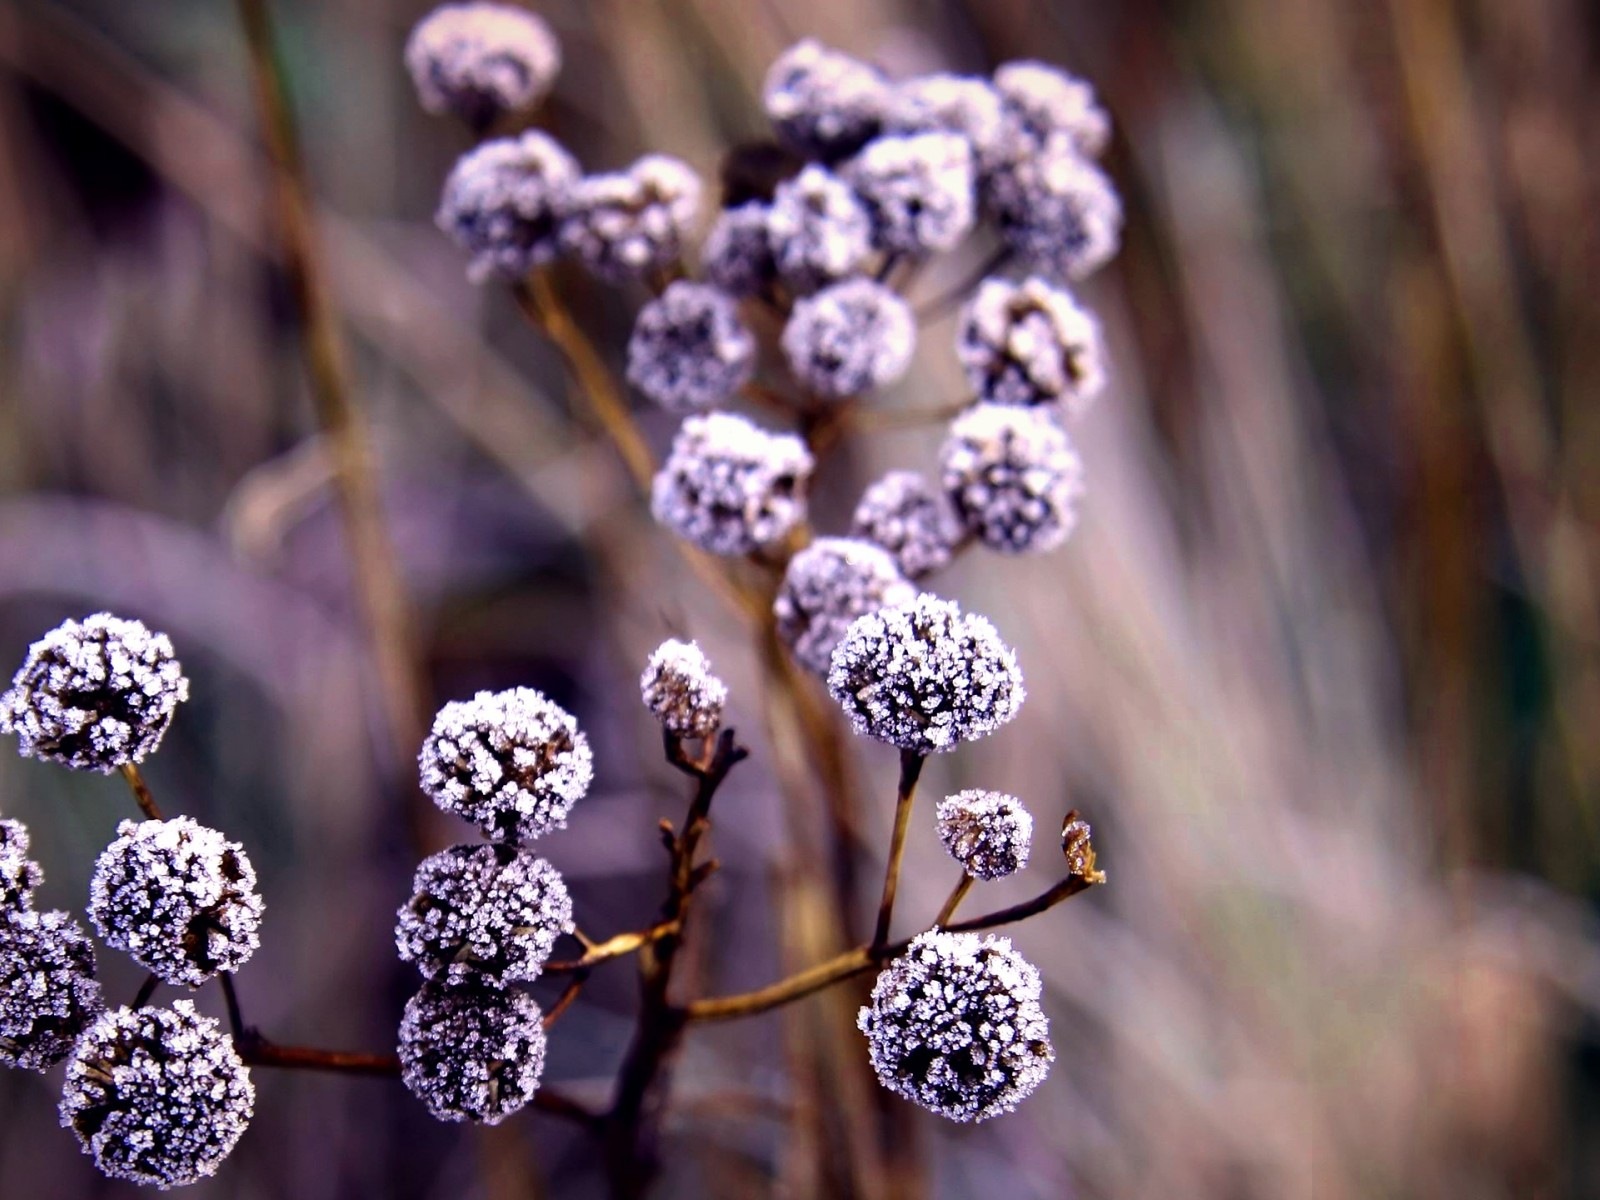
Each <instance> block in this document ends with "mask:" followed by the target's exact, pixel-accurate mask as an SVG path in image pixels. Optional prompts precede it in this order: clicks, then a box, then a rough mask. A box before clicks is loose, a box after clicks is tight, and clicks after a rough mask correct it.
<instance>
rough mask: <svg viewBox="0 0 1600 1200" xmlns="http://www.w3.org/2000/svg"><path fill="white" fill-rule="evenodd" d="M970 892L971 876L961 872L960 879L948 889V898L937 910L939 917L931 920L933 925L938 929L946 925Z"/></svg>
mask: <svg viewBox="0 0 1600 1200" xmlns="http://www.w3.org/2000/svg"><path fill="white" fill-rule="evenodd" d="M971 890H972V876H971V875H968V874H967V873H966V872H965V871H963V872H961V878H960V879H959V880H957V881H956V886H955V887H953V888H951V889H950V896H949V898H948V899H947V900H946V901H945V902H944V906H943V907H942V908H940V909H939V915H938V916H937V917H935V918H934V919H933V923H934V924H935V925H937V926H938V927H939V928H940V929H943V928H944V927H945V926H946V925H948V924H949V923H950V918H951V917H953V916H955V915H956V909H958V908H960V907H961V902H962V901H963V900H965V899H966V898H967V893H968V892H969V891H971Z"/></svg>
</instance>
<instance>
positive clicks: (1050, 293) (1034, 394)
mask: <svg viewBox="0 0 1600 1200" xmlns="http://www.w3.org/2000/svg"><path fill="white" fill-rule="evenodd" d="M956 339H957V340H956V353H957V355H958V356H959V357H960V359H961V366H962V367H963V368H964V369H965V370H966V373H967V380H968V381H969V382H970V383H971V384H972V387H973V389H974V390H975V391H976V392H977V394H978V398H979V399H980V400H985V401H988V402H990V403H992V404H1054V403H1058V402H1059V403H1060V404H1061V405H1062V406H1063V408H1064V409H1065V410H1066V412H1067V414H1068V415H1070V416H1080V415H1082V413H1083V411H1084V409H1086V408H1087V407H1088V406H1089V403H1090V401H1092V400H1093V399H1094V398H1095V396H1097V395H1098V394H1099V393H1100V389H1101V388H1102V387H1104V386H1105V359H1104V353H1103V351H1102V349H1101V340H1100V325H1099V323H1098V322H1097V321H1096V320H1095V319H1094V317H1093V316H1091V315H1090V314H1089V312H1088V310H1087V309H1085V308H1083V307H1081V306H1080V305H1079V304H1078V303H1077V302H1076V301H1075V300H1073V298H1072V294H1071V293H1070V292H1068V291H1067V290H1066V289H1065V288H1061V287H1056V286H1055V285H1053V284H1051V283H1050V282H1048V281H1047V280H1044V279H1041V278H1039V277H1038V276H1031V277H1030V278H1028V279H1025V280H1023V281H1022V282H1021V283H1012V282H1011V281H1010V280H1007V279H986V280H984V281H983V283H982V284H981V285H980V286H979V288H978V290H977V292H976V294H974V296H973V297H972V300H971V301H970V302H969V303H968V304H967V307H966V309H965V310H964V311H963V313H962V316H961V325H960V329H959V331H958V332H957V334H956Z"/></svg>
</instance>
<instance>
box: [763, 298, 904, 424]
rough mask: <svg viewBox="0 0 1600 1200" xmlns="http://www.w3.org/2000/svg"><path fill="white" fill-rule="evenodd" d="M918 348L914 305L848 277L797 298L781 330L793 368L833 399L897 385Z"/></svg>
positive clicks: (808, 384) (804, 381)
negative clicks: (912, 306) (812, 294)
mask: <svg viewBox="0 0 1600 1200" xmlns="http://www.w3.org/2000/svg"><path fill="white" fill-rule="evenodd" d="M916 345H917V319H916V317H915V316H913V315H912V312H911V307H910V305H908V304H907V303H906V302H905V301H904V300H902V299H901V298H900V297H899V296H897V295H895V293H894V292H893V291H892V290H890V289H889V288H887V287H885V286H884V285H883V284H881V283H876V282H874V281H873V280H871V279H847V280H845V281H844V282H843V283H836V284H834V285H833V286H831V287H826V288H823V289H822V291H820V292H818V293H817V294H816V295H814V296H807V297H805V298H803V299H801V300H797V301H796V302H795V306H794V311H793V312H792V313H791V314H790V316H789V323H788V324H787V325H785V326H784V328H783V354H784V357H785V358H786V359H787V360H788V362H789V369H790V370H791V371H793V372H794V375H795V378H796V379H798V380H799V381H800V382H801V383H802V384H804V385H805V386H806V387H807V388H809V389H810V390H811V391H813V392H815V393H816V394H817V395H819V396H824V397H827V398H829V399H842V398H844V397H846V396H855V395H858V394H860V393H861V392H866V391H871V390H872V389H874V388H881V387H885V386H887V385H888V384H891V383H894V382H895V381H896V380H898V379H899V378H900V377H901V376H903V375H904V374H905V373H906V369H907V368H908V367H909V366H910V365H911V355H912V352H913V351H914V350H915V349H916Z"/></svg>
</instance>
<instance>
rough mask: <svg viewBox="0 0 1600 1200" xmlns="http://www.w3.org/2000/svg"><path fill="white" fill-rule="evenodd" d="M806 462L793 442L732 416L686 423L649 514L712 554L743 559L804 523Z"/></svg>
mask: <svg viewBox="0 0 1600 1200" xmlns="http://www.w3.org/2000/svg"><path fill="white" fill-rule="evenodd" d="M811 469H812V460H811V454H810V452H809V451H807V450H806V447H805V443H804V442H802V441H801V440H800V439H799V438H797V437H795V436H794V435H793V434H787V433H768V432H766V431H765V430H763V429H760V428H758V427H757V426H756V425H754V424H752V423H751V422H750V421H748V420H746V419H745V418H744V417H740V416H735V415H734V414H732V413H720V412H714V413H707V414H705V415H704V416H697V417H690V418H689V419H688V420H686V421H685V422H684V423H683V425H682V426H681V427H680V428H679V430H678V435H677V436H676V437H675V438H673V439H672V452H671V453H670V454H669V455H668V456H667V461H666V462H665V463H664V464H663V465H662V467H661V470H660V471H659V472H658V473H657V474H656V478H655V484H654V486H653V487H652V488H651V490H650V511H651V512H652V513H653V514H654V515H655V518H656V520H658V521H660V522H661V523H662V524H663V525H665V526H666V527H667V528H668V529H671V530H672V531H673V532H675V533H676V534H678V536H679V537H681V538H684V539H685V540H687V541H690V542H693V543H694V544H695V545H697V546H699V547H700V548H701V549H703V550H709V551H710V552H711V553H712V554H727V555H736V554H749V553H750V552H751V551H753V550H757V549H759V548H761V547H762V546H768V545H771V544H772V543H773V542H776V541H778V540H779V539H781V538H782V537H783V536H784V535H785V534H787V533H788V532H789V530H790V529H792V528H793V527H794V525H795V524H796V523H797V522H798V521H800V520H801V519H802V518H804V516H805V489H806V483H807V481H808V480H809V479H810V478H811Z"/></svg>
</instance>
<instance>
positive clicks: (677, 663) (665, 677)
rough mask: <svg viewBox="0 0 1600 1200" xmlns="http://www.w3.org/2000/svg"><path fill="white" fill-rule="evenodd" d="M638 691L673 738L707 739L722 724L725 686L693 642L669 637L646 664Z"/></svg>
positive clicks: (726, 697) (725, 695)
mask: <svg viewBox="0 0 1600 1200" xmlns="http://www.w3.org/2000/svg"><path fill="white" fill-rule="evenodd" d="M639 694H640V697H641V698H642V699H643V700H644V706H645V707H646V708H648V709H649V710H650V712H651V713H652V715H654V717H655V719H656V720H658V721H660V722H661V724H662V726H663V727H664V728H665V729H666V730H667V732H669V733H671V734H672V735H673V736H674V737H680V738H708V737H711V736H712V735H713V734H715V733H716V732H717V727H718V726H719V725H721V724H722V709H723V706H724V705H725V704H727V702H728V685H727V684H725V683H723V682H722V680H720V679H718V678H717V677H716V675H714V674H712V671H711V663H710V662H709V661H708V660H707V658H706V656H705V652H704V651H703V650H701V649H700V647H699V646H697V645H696V644H695V643H694V642H684V641H680V640H678V639H677V638H668V639H667V640H666V641H664V642H662V643H661V645H659V646H657V647H656V649H655V652H654V653H653V654H651V655H650V661H649V662H648V663H647V664H645V668H644V674H643V675H641V676H640V677H639Z"/></svg>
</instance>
